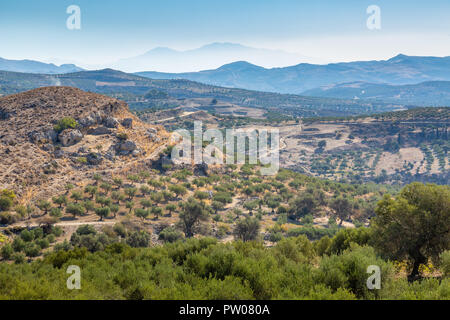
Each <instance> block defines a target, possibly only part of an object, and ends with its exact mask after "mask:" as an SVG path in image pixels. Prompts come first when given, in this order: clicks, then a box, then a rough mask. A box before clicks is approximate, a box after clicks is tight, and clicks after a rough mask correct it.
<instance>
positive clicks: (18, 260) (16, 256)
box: [12, 252, 25, 264]
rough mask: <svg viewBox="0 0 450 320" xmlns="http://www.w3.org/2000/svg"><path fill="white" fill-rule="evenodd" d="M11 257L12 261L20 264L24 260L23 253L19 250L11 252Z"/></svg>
mask: <svg viewBox="0 0 450 320" xmlns="http://www.w3.org/2000/svg"><path fill="white" fill-rule="evenodd" d="M12 259H13V260H14V263H16V264H21V263H24V262H25V255H24V254H23V253H21V252H16V253H14V254H13V256H12Z"/></svg>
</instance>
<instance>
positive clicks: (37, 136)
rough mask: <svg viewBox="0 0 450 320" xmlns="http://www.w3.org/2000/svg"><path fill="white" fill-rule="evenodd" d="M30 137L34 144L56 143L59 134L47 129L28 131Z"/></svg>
mask: <svg viewBox="0 0 450 320" xmlns="http://www.w3.org/2000/svg"><path fill="white" fill-rule="evenodd" d="M28 138H29V139H30V141H31V142H32V143H34V144H44V143H55V142H56V140H57V134H56V132H55V131H54V130H47V131H44V132H42V131H31V132H30V133H28Z"/></svg>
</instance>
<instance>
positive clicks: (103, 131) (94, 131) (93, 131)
mask: <svg viewBox="0 0 450 320" xmlns="http://www.w3.org/2000/svg"><path fill="white" fill-rule="evenodd" d="M87 134H90V135H93V136H101V135H105V134H111V130H110V129H108V128H106V127H103V126H101V127H97V128H91V129H89V130H88V131H87Z"/></svg>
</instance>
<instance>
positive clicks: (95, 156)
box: [86, 152, 103, 166]
mask: <svg viewBox="0 0 450 320" xmlns="http://www.w3.org/2000/svg"><path fill="white" fill-rule="evenodd" d="M86 160H87V162H88V163H89V164H90V165H93V166H95V165H99V164H101V163H102V162H103V157H102V155H101V154H100V153H93V152H92V153H89V154H88V155H87V157H86Z"/></svg>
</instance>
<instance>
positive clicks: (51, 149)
mask: <svg viewBox="0 0 450 320" xmlns="http://www.w3.org/2000/svg"><path fill="white" fill-rule="evenodd" d="M41 149H42V150H44V151H47V152H54V151H55V147H54V146H53V144H51V143H46V144H44V145H43V146H42V147H41Z"/></svg>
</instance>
